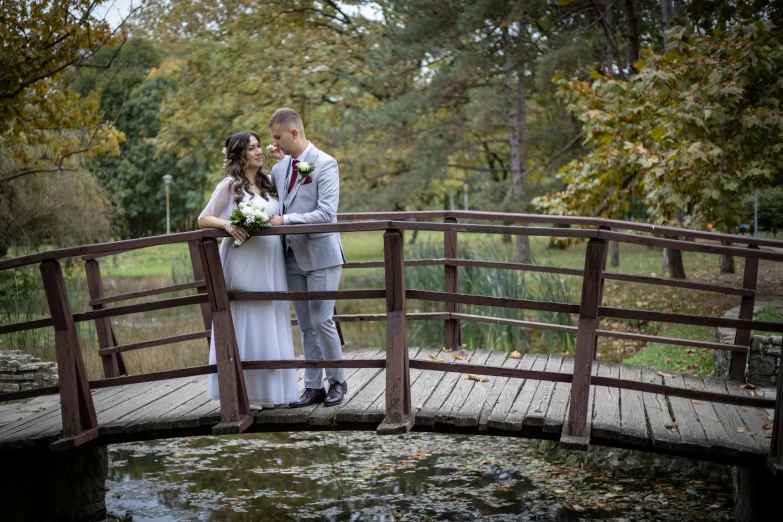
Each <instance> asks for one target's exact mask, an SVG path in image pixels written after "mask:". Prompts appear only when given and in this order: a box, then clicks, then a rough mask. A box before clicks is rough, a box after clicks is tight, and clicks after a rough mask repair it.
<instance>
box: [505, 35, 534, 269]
mask: <svg viewBox="0 0 783 522" xmlns="http://www.w3.org/2000/svg"><path fill="white" fill-rule="evenodd" d="M506 37H507V35H506ZM509 47H510V46H506V48H507V50H508V49H509ZM516 72H517V71H516V69H515V67H514V63H513V61H512V58H511V53H510V52H506V61H505V75H506V77H505V80H504V82H503V85H504V87H505V88H506V89H508V91H509V92H510V93H511V92H513V91H514V84H515V83H517V95H516V97H515V98H516V99H515V100H514V97H511V96H510V97H509V98H510V99H511V100H514V101H512V102H511V104H510V107H509V109H508V112H507V113H506V117H507V123H508V159H509V168H510V170H511V184H512V194H513V197H514V198H513V201H514V204H515V205H517V207H516V208H515V209H514V211H515V212H520V211H524V210H525V208H519V207H523V206H524V203H525V197H526V194H525V192H526V188H527V187H526V183H525V176H524V175H523V174H522V160H521V159H520V148H521V145H522V140H523V139H524V136H525V87H524V85H523V84H522V77H521V75H519V77H518V78H517V76H518V75H517V74H516ZM515 78H516V80H517V82H515V81H514V80H515ZM515 258H516V261H517V262H519V263H529V262H530V240H529V238H528V237H527V236H517V238H516V252H515Z"/></svg>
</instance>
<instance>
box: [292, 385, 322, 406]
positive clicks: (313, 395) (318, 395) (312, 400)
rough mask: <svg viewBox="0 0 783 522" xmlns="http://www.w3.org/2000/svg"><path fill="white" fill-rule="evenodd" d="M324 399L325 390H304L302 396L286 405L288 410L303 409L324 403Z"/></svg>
mask: <svg viewBox="0 0 783 522" xmlns="http://www.w3.org/2000/svg"><path fill="white" fill-rule="evenodd" d="M325 397H326V390H324V389H323V388H305V391H304V392H302V396H301V397H299V400H298V401H296V402H292V403H291V404H289V405H288V407H289V408H304V407H305V406H312V405H313V404H319V403H321V402H324V398H325Z"/></svg>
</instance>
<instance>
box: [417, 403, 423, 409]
mask: <svg viewBox="0 0 783 522" xmlns="http://www.w3.org/2000/svg"><path fill="white" fill-rule="evenodd" d="M422 408H424V405H423V404H419V405H418V406H416V409H417V410H420V409H422Z"/></svg>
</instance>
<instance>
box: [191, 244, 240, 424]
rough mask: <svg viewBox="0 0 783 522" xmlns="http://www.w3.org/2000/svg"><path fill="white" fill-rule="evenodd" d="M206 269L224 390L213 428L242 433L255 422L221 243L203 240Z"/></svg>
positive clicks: (222, 389) (218, 372)
mask: <svg viewBox="0 0 783 522" xmlns="http://www.w3.org/2000/svg"><path fill="white" fill-rule="evenodd" d="M199 250H200V251H201V263H202V266H203V268H204V282H205V283H206V290H207V295H208V296H209V307H210V311H211V315H212V327H213V331H212V335H214V336H215V355H216V359H217V376H218V388H219V390H220V423H218V424H217V425H216V426H215V427H214V428H212V433H213V434H214V435H227V434H232V433H242V432H243V431H245V430H246V429H247V428H248V427H249V426H250V425H251V424H252V423H253V415H252V414H251V412H250V403H249V402H248V399H247V388H245V374H244V372H243V371H242V360H241V359H240V357H239V348H238V346H237V338H236V334H235V332H234V322H233V320H232V318H231V306H230V303H229V300H228V290H227V289H226V280H225V278H224V277H223V267H222V265H221V263H220V254H219V252H218V245H217V241H215V240H214V239H212V238H208V239H202V240H201V241H200V243H199Z"/></svg>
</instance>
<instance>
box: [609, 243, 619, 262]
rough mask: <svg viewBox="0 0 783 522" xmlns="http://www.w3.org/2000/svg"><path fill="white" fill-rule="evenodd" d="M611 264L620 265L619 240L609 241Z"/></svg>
mask: <svg viewBox="0 0 783 522" xmlns="http://www.w3.org/2000/svg"><path fill="white" fill-rule="evenodd" d="M609 265H610V266H614V267H617V266H620V243H619V242H617V241H609Z"/></svg>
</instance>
